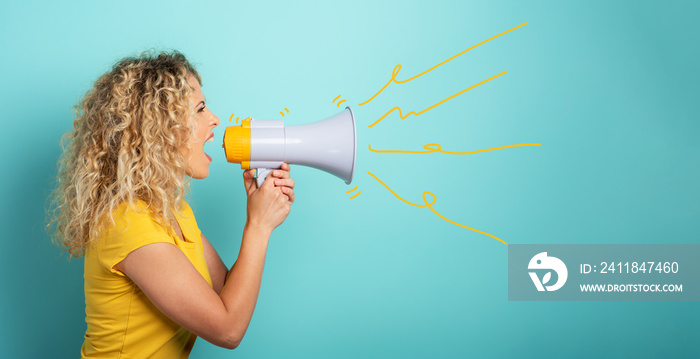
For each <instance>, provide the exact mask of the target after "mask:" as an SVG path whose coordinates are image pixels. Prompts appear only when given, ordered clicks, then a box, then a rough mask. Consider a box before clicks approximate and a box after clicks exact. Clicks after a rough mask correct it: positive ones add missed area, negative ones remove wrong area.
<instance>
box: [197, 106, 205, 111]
mask: <svg viewBox="0 0 700 359" xmlns="http://www.w3.org/2000/svg"><path fill="white" fill-rule="evenodd" d="M205 108H207V106H206V105H204V106H202V108H200V109H199V110H197V112H198V113H201V112H204V109H205Z"/></svg>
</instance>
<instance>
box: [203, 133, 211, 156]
mask: <svg viewBox="0 0 700 359" xmlns="http://www.w3.org/2000/svg"><path fill="white" fill-rule="evenodd" d="M207 142H214V134H213V133H212V134H211V135H209V138H207V139H206V140H205V141H204V144H206V143H207ZM202 151H204V146H203V145H202ZM204 155H205V156H207V159H208V160H209V162H211V156H209V155H208V154H207V153H206V152H204Z"/></svg>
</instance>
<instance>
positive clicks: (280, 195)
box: [115, 166, 294, 349]
mask: <svg viewBox="0 0 700 359" xmlns="http://www.w3.org/2000/svg"><path fill="white" fill-rule="evenodd" d="M283 168H284V167H283ZM286 168H287V169H288V168H289V167H288V166H287V167H286ZM276 177H277V178H276ZM278 178H279V179H278ZM244 179H245V183H246V191H247V192H248V219H247V221H246V225H245V228H244V230H243V240H242V243H241V250H240V253H239V256H238V260H237V261H236V263H235V264H234V266H233V267H232V268H231V270H230V271H228V274H227V275H226V276H225V280H224V282H223V285H222V288H221V290H220V295H219V293H217V291H216V290H215V289H216V286H217V284H216V283H215V284H214V289H212V288H211V287H210V286H209V284H208V283H207V282H206V281H205V280H204V278H203V277H202V276H201V275H200V274H199V272H197V270H196V269H195V268H194V266H193V265H192V264H191V263H190V262H189V260H188V259H187V257H186V256H185V255H184V253H182V251H180V249H179V248H177V247H175V246H174V245H172V244H168V243H154V244H149V245H146V246H143V247H141V248H139V249H136V250H134V251H133V252H131V253H130V254H129V255H128V256H127V257H126V258H125V259H124V260H123V261H121V262H120V263H119V264H117V266H115V268H116V269H118V270H121V271H122V272H123V273H125V274H126V275H127V276H128V277H129V278H131V280H133V281H134V283H136V285H138V286H139V288H140V289H141V290H142V291H143V292H144V293H145V294H146V295H147V296H148V298H149V299H150V300H151V301H152V302H153V304H154V305H155V306H156V307H157V308H158V309H159V310H161V311H162V312H163V313H164V314H165V315H166V316H168V317H169V318H171V319H172V320H173V321H175V322H176V323H178V324H180V325H182V326H183V327H184V328H186V329H188V330H190V331H191V332H193V333H194V334H196V335H198V336H200V337H202V338H204V339H205V340H207V341H209V342H211V343H213V344H215V345H218V346H222V347H225V348H230V349H233V348H235V347H237V346H238V344H240V342H241V340H242V339H243V336H244V334H245V332H246V330H247V329H248V325H249V324H250V319H251V318H252V316H253V311H254V309H255V304H256V302H257V298H258V293H259V292H260V284H261V281H262V273H263V268H264V265H265V255H266V253H267V244H268V241H269V238H270V234H271V233H272V230H273V229H274V228H275V227H277V226H278V225H279V224H281V223H282V222H283V221H284V219H285V218H286V217H287V215H288V214H289V210H290V206H291V203H292V202H293V201H294V193H293V186H294V183H293V180H292V179H290V178H289V172H288V171H286V170H285V171H280V174H279V175H278V176H269V177H268V180H266V181H265V183H264V184H263V185H262V186H261V187H260V188H256V186H255V185H254V180H253V179H252V175H251V173H250V172H246V173H245V174H244ZM278 181H282V182H278ZM275 183H278V184H279V185H280V187H279V188H277V187H275ZM203 238H204V237H203ZM203 244H204V241H203ZM207 244H208V246H209V247H210V250H211V251H214V249H213V248H211V245H210V244H209V242H208V241H207ZM206 251H209V250H206ZM206 251H205V257H207V258H206V259H207V262H208V265H209V267H210V268H214V271H213V272H214V274H212V275H213V277H212V281H213V280H214V276H216V277H220V276H221V274H222V273H223V271H222V268H223V269H224V270H225V268H226V267H225V266H224V265H223V262H220V265H217V264H216V263H213V262H216V258H218V261H221V259H220V258H219V256H218V254H216V257H215V258H214V259H212V261H213V262H210V259H211V258H213V256H212V253H211V252H210V253H209V255H207V254H206ZM214 254H215V251H214ZM218 280H219V281H220V278H219V279H218Z"/></svg>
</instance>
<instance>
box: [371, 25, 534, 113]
mask: <svg viewBox="0 0 700 359" xmlns="http://www.w3.org/2000/svg"><path fill="white" fill-rule="evenodd" d="M525 25H527V23H524V24H520V25H518V26H516V27H514V28H512V29H510V30H508V31H504V32H502V33H500V34H498V35H496V36H493V37H491V38H489V39H486V40H484V41H482V42H480V43H478V44H476V45H474V46H472V47H470V48H468V49H466V50H464V51H462V52H460V53H458V54H457V55H454V56H452V57H450V58H449V59H447V60H445V61H443V62H441V63H439V64H437V65H435V66H433V67H431V68H430V69H428V70H426V71H423V72H421V73H419V74H418V75H416V76H413V77H411V78H409V79H407V80H403V81H399V80H397V79H396V75H398V74H399V71H401V64H398V65H396V67H394V70H393V71H392V72H391V79H389V81H388V82H387V83H386V85H384V87H382V88H381V90H379V91H378V92H377V93H376V94H374V96H372V97H370V98H369V100H367V101H365V102H362V103H360V104H358V106H363V105H366V104H367V103H369V102H370V101H372V100H373V99H374V98H375V97H377V95H379V94H380V93H382V91H384V89H385V88H387V86H389V84H390V83H392V82H395V83H397V84H402V83H406V82H409V81H411V80H414V79H417V78H419V77H421V76H423V75H425V74H427V73H428V72H430V71H433V70H435V69H436V68H438V67H440V66H442V65H444V64H446V63H448V62H450V61H452V60H454V59H455V58H457V57H459V56H462V55H463V54H464V53H466V52H467V51H469V50H472V49H474V48H476V47H478V46H481V45H483V44H485V43H487V42H489V41H491V40H493V39H495V38H497V37H499V36H502V35H505V34H507V33H509V32H511V31H513V30H516V29H518V28H521V27H523V26H525Z"/></svg>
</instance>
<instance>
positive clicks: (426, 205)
mask: <svg viewBox="0 0 700 359" xmlns="http://www.w3.org/2000/svg"><path fill="white" fill-rule="evenodd" d="M367 174H368V175H370V176H372V177H374V179H376V180H377V182H379V183H381V184H382V186H384V187H386V189H388V190H389V192H391V193H392V194H393V195H394V196H396V198H398V199H400V200H402V201H404V202H405V203H408V204H410V205H411V206H415V207H428V208H430V210H431V211H433V213H435V214H436V215H437V216H438V217H440V218H442V219H444V220H446V221H447V222H450V223H452V224H454V225H456V226H460V227H462V228H466V229H470V230H472V231H474V232H477V233H481V234H483V235H486V236H489V237H491V238H494V239H497V240H499V241H501V242H502V243H503V244H508V243H506V242H505V241H504V240H502V239H500V238H498V237H496V236H494V235H493V234H489V233H486V232H484V231H480V230H478V229H475V228H472V227H467V226H465V225H463V224H459V223H457V222H455V221H451V220H449V219H447V218H445V216H443V215H441V214H440V213H438V212H437V211H436V210H435V209H434V208H433V204H435V201H437V196H435V195H434V194H433V193H432V192H428V191H425V192H423V202H425V204H415V203H411V202H409V201H407V200H405V199H403V198H401V197H400V196H399V195H398V194H396V192H394V191H392V190H391V188H389V186H387V185H386V184H384V182H382V181H381V180H380V179H379V178H377V176H375V175H373V174H372V173H371V172H367ZM426 195H431V196H433V200H432V201H430V203H428V199H427V198H426Z"/></svg>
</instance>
